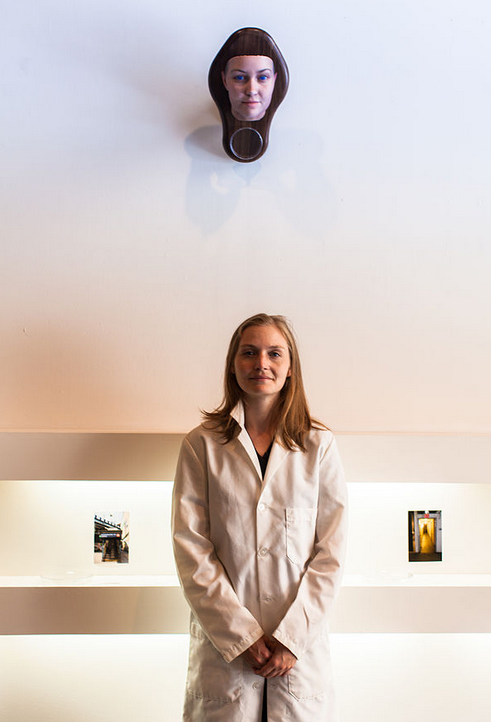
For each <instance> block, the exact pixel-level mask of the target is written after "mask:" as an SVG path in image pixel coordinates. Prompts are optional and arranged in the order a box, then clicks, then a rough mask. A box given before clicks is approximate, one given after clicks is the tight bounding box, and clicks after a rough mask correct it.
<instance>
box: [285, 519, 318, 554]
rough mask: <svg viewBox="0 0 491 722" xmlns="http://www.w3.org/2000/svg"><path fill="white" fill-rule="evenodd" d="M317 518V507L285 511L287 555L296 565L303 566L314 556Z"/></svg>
mask: <svg viewBox="0 0 491 722" xmlns="http://www.w3.org/2000/svg"><path fill="white" fill-rule="evenodd" d="M316 517H317V509H316V508H315V507H289V508H287V509H285V528H286V555H287V557H288V559H289V560H290V561H291V562H293V563H294V564H298V565H300V566H303V565H304V564H305V563H306V562H307V561H308V560H309V559H310V556H311V555H312V551H313V548H314V539H315V521H316Z"/></svg>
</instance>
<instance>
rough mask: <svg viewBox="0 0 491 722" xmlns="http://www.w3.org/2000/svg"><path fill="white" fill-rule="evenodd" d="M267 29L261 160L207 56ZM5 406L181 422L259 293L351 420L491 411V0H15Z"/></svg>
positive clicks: (3, 192) (202, 397)
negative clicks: (237, 131) (211, 74)
mask: <svg viewBox="0 0 491 722" xmlns="http://www.w3.org/2000/svg"><path fill="white" fill-rule="evenodd" d="M247 25H256V26H259V27H262V28H264V29H266V30H268V31H269V32H270V33H271V34H272V35H273V36H274V38H275V39H276V41H277V42H278V44H279V46H280V48H281V50H282V51H283V54H284V56H285V58H286V60H287V62H288V64H289V67H290V73H291V85H290V90H289V93H288V95H287V98H286V100H285V101H284V103H283V105H282V106H281V107H280V109H279V110H278V112H277V115H276V116H275V119H274V121H273V126H272V131H271V138H270V148H269V150H268V152H267V153H266V155H265V156H263V158H262V159H261V160H260V161H257V162H255V163H250V164H239V163H234V161H232V160H230V159H229V158H228V157H227V156H225V154H224V153H223V152H222V150H221V147H220V125H219V120H218V113H217V112H216V110H215V108H214V106H213V104H212V101H211V99H210V97H209V94H208V90H207V82H206V79H207V71H208V67H209V64H210V62H211V60H212V59H213V57H214V55H215V53H216V52H217V50H218V48H219V47H220V45H221V44H222V43H223V41H224V40H225V39H226V37H227V36H228V35H229V34H230V33H231V32H232V31H234V30H236V29H237V28H239V27H243V26H247ZM0 32H1V35H2V37H1V38H0V55H1V67H2V76H3V80H2V95H1V105H2V113H1V114H0V145H1V148H2V162H1V169H2V172H1V188H0V203H1V213H2V215H1V238H0V243H1V286H0V294H1V307H0V334H1V345H0V399H1V401H0V427H1V428H2V429H7V430H9V429H21V430H22V429H26V430H27V429H57V430H65V429H78V430H130V431H131V430H134V431H149V430H150V431H184V430H186V429H188V428H189V427H191V426H193V425H194V424H195V423H197V421H198V420H199V407H206V408H210V407H211V406H213V405H214V404H215V403H217V402H218V401H219V397H220V388H221V374H222V367H223V361H224V356H225V351H226V346H227V343H228V339H229V337H230V335H231V333H232V331H233V329H234V328H235V326H236V325H237V324H238V323H239V322H240V321H241V320H242V319H243V318H244V317H246V316H248V315H250V314H251V313H255V312H257V311H263V310H264V311H267V312H271V313H284V314H286V315H288V316H289V317H290V318H291V319H292V320H293V322H294V325H295V327H296V330H297V334H298V336H299V339H300V346H301V351H302V355H303V360H304V367H305V369H304V371H305V377H306V381H307V387H308V392H309V397H310V401H311V406H312V410H313V411H314V412H315V414H316V415H318V416H320V417H321V418H323V419H324V420H325V421H326V422H327V423H328V424H329V425H330V426H331V427H332V428H334V429H336V430H338V431H394V432H413V431H417V432H454V433H466V432H468V433H490V432H491V412H490V408H491V381H490V375H489V369H490V368H491V326H490V312H491V282H490V276H491V274H490V269H491V249H490V210H491V208H490V206H491V203H490V196H491V193H490V168H491V134H490V131H489V129H490V127H491V93H490V90H491V89H490V80H489V78H490V67H491V62H490V61H491V57H490V55H491V52H490V49H489V48H490V43H489V38H490V37H491V8H490V6H489V3H487V2H485V0H466V2H464V1H463V0H458V1H453V2H452V1H451V0H450V1H449V0H445V1H444V0H425V1H424V2H414V0H396V1H395V2H387V1H382V0H369V1H367V0H350V1H344V0H340V1H336V2H335V1H334V0H332V1H328V0H315V1H313V0H311V1H310V2H309V1H308V0H307V1H306V2H304V3H298V2H284V1H282V2H280V1H279V0H270V1H269V2H268V3H264V2H257V1H256V0H249V2H248V3H246V4H242V3H230V2H225V0H215V2H214V3H212V4H210V3H203V2H201V0H200V1H198V0H181V2H180V3H173V4H172V6H171V5H170V4H169V3H166V2H162V1H160V2H155V1H154V0H140V1H139V2H132V1H130V0H106V1H105V2H104V3H101V2H100V1H99V2H96V1H95V0H84V1H83V2H82V1H81V0H71V2H69V3H67V2H66V1H65V0H51V1H50V2H43V3H39V2H37V1H35V0H23V1H22V2H18V3H16V4H15V5H12V4H9V6H8V9H7V8H6V9H5V12H4V13H2V26H1V30H0Z"/></svg>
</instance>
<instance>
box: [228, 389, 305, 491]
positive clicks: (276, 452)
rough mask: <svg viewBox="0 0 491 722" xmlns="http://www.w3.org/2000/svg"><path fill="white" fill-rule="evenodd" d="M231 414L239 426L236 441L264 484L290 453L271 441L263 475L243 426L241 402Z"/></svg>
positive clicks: (243, 418) (252, 445)
mask: <svg viewBox="0 0 491 722" xmlns="http://www.w3.org/2000/svg"><path fill="white" fill-rule="evenodd" d="M231 416H232V417H233V418H234V419H235V420H236V421H237V423H238V424H239V426H240V433H239V436H238V437H237V439H238V441H239V442H240V443H241V444H242V446H243V447H244V449H245V450H246V452H247V454H248V456H249V457H250V459H251V461H252V463H253V465H254V468H255V470H256V473H257V475H258V477H259V480H260V482H261V484H262V485H263V487H264V486H266V484H267V483H268V482H269V480H270V479H271V478H272V476H273V475H274V474H275V473H276V472H277V471H278V469H279V467H280V465H281V464H282V462H283V461H284V459H285V458H286V457H287V456H288V454H289V453H291V452H290V451H289V450H288V449H285V448H284V447H283V446H281V444H279V443H278V442H277V441H276V440H274V441H273V447H272V449H271V454H270V457H269V460H268V465H267V466H266V474H265V476H264V480H263V475H262V472H261V466H260V464H259V459H258V458H257V452H256V449H255V448H254V444H253V443H252V439H251V437H250V436H249V434H248V433H247V431H246V428H245V414H244V406H243V404H242V403H241V402H239V403H238V404H237V406H236V407H235V409H234V410H233V411H232V414H231Z"/></svg>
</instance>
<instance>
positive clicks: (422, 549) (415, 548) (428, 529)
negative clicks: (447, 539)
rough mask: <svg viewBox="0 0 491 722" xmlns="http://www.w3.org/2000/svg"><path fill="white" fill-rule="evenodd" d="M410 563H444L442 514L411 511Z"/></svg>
mask: <svg viewBox="0 0 491 722" xmlns="http://www.w3.org/2000/svg"><path fill="white" fill-rule="evenodd" d="M408 535H409V561H410V562H441V561H442V512H441V511H409V512H408Z"/></svg>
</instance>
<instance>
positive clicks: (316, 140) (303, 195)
mask: <svg viewBox="0 0 491 722" xmlns="http://www.w3.org/2000/svg"><path fill="white" fill-rule="evenodd" d="M184 145H185V149H186V151H187V153H188V155H189V156H190V158H191V168H190V171H189V175H188V180H187V186H186V215H187V216H188V218H189V219H190V220H191V221H193V223H195V224H196V225H198V226H199V227H200V228H201V229H202V231H203V232H204V233H212V232H214V231H217V230H218V229H220V228H222V227H223V226H224V225H225V224H226V222H227V221H228V220H229V219H230V218H231V217H232V216H233V214H234V212H235V211H236V209H237V207H238V205H239V201H240V199H241V194H242V193H243V192H244V191H245V190H246V189H247V188H252V189H253V190H254V192H255V193H257V192H259V193H262V194H264V196H263V203H267V202H273V203H274V204H275V206H276V209H277V210H278V212H279V213H280V214H281V216H283V218H284V219H285V220H286V222H287V223H288V224H289V225H290V226H292V228H294V229H295V230H297V231H298V232H300V233H302V234H303V235H309V236H316V235H324V234H325V233H326V230H328V229H329V227H330V226H331V225H332V224H333V221H334V219H335V215H336V213H335V209H336V204H337V202H338V200H337V199H336V198H335V194H334V192H333V189H332V187H331V184H330V182H329V179H328V178H327V177H326V175H325V173H324V171H323V168H322V165H321V163H320V162H319V160H318V159H319V158H320V157H321V156H322V153H323V150H324V149H323V141H322V139H321V138H320V136H319V135H317V134H316V133H314V132H313V131H311V130H306V129H303V130H294V131H293V130H288V129H285V128H275V130H274V136H273V140H272V141H271V142H270V145H269V148H268V152H267V153H266V155H265V156H263V158H261V160H258V161H254V162H253V163H246V164H242V163H236V162H235V161H233V160H231V159H230V158H228V157H227V156H226V155H225V152H224V151H223V148H222V128H221V125H220V124H219V123H218V122H217V125H216V126H203V127H201V128H197V129H196V130H195V131H193V132H192V133H191V134H190V135H188V136H187V138H186V140H185V143H184Z"/></svg>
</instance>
